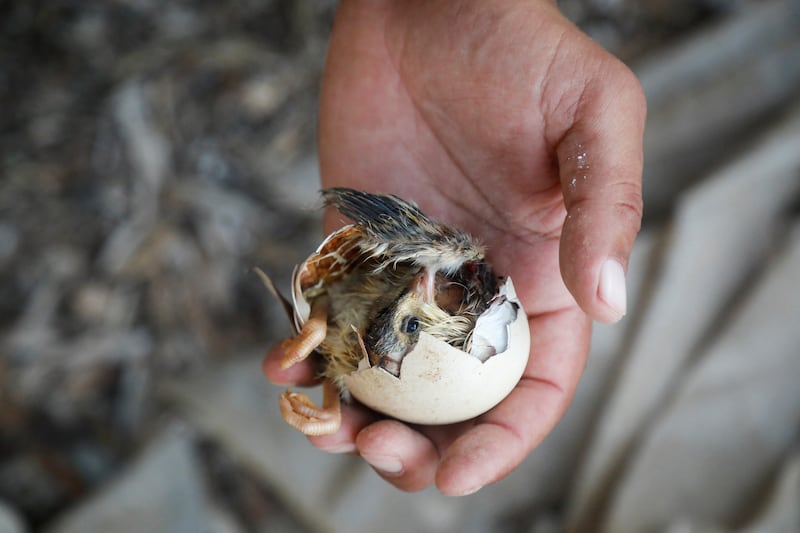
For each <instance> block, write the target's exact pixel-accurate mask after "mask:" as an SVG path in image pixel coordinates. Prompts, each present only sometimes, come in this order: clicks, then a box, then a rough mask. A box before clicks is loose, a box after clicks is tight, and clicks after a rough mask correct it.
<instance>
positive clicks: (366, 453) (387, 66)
mask: <svg viewBox="0 0 800 533" xmlns="http://www.w3.org/2000/svg"><path fill="white" fill-rule="evenodd" d="M644 117H645V102H644V98H643V94H642V91H641V89H640V87H639V84H638V82H637V80H636V79H635V77H634V76H633V74H632V73H631V72H630V71H629V70H628V69H627V68H626V67H625V66H624V65H622V63H620V62H619V61H618V60H616V59H615V58H614V57H612V56H611V55H609V54H608V53H607V52H605V51H604V50H602V49H601V48H600V47H599V46H597V45H596V44H595V43H594V42H592V41H591V40H590V39H589V38H588V37H587V36H585V35H584V34H583V33H581V32H580V30H578V29H577V28H575V27H574V26H573V25H572V24H571V23H570V22H569V21H567V20H566V19H565V18H563V16H562V15H561V14H560V13H559V12H558V10H557V8H556V7H555V5H554V4H553V3H551V2H548V1H544V0H539V1H530V0H513V1H510V0H487V1H480V2H479V1H474V2H451V1H425V2H411V1H401V2H397V1H391V0H383V1H378V0H368V1H360V0H343V1H342V2H341V4H340V7H339V11H338V13H337V17H336V22H335V25H334V29H333V33H332V36H331V40H330V47H329V52H328V62H327V65H326V71H325V76H324V79H323V86H322V98H321V108H320V130H319V157H320V165H321V173H322V181H323V185H324V186H326V187H330V186H348V187H354V188H357V189H363V190H368V191H372V192H389V193H394V194H397V195H399V196H401V197H403V198H406V199H409V200H414V201H416V202H417V203H418V204H419V205H420V207H421V208H422V210H423V211H424V212H426V213H427V214H428V215H430V216H431V217H432V218H435V219H437V220H440V221H442V222H446V223H448V224H452V225H454V226H457V227H459V228H461V229H463V230H465V231H467V232H469V233H471V234H472V235H474V236H476V237H478V238H480V239H481V240H482V241H483V242H484V243H485V244H486V245H487V248H488V258H489V260H490V262H491V263H492V265H493V266H494V268H495V270H496V271H497V272H498V273H500V274H504V275H508V276H511V277H512V278H513V280H514V284H515V286H516V289H517V293H518V295H519V296H520V298H521V300H522V303H523V305H524V307H525V309H526V311H527V312H528V316H529V319H530V330H531V339H532V340H531V345H532V349H531V357H530V361H529V363H528V367H527V369H526V372H525V374H524V376H523V378H522V379H521V381H520V382H519V384H518V385H517V387H516V388H515V389H514V391H512V393H511V394H510V395H509V396H508V397H507V398H506V399H505V400H504V401H503V402H501V403H500V404H499V405H498V406H496V407H495V408H494V409H492V410H491V411H489V412H488V413H486V414H484V415H482V416H480V417H478V418H476V419H474V420H471V421H468V422H464V423H461V424H454V425H450V426H438V427H432V426H416V425H407V424H404V423H401V422H398V421H396V420H387V419H385V418H383V417H381V416H380V415H378V414H376V413H374V412H372V411H369V410H367V409H366V408H364V407H362V406H360V405H358V404H355V403H354V404H352V405H347V406H344V408H343V419H342V426H341V429H340V430H339V432H337V433H336V434H334V435H328V436H322V437H312V438H311V441H312V443H313V444H314V445H315V446H317V447H318V448H321V449H323V450H328V451H336V452H357V453H359V454H360V455H361V456H362V457H363V458H364V459H365V460H366V461H367V462H368V463H370V464H371V465H372V466H373V467H374V468H375V469H376V471H377V472H378V473H379V474H380V475H381V476H383V477H384V478H385V479H386V480H387V481H389V482H390V483H392V484H394V485H395V486H397V487H399V488H401V489H403V490H408V491H413V490H419V489H422V488H424V487H426V486H428V485H430V484H432V483H435V484H436V486H437V487H438V488H439V489H440V490H441V491H442V492H443V493H445V494H449V495H460V494H468V493H470V492H474V491H475V490H477V489H478V488H480V487H481V486H483V485H485V484H487V483H491V482H494V481H496V480H498V479H500V478H502V477H503V476H505V475H506V474H508V473H509V472H510V471H511V470H513V469H514V468H515V467H516V466H517V465H519V463H520V462H521V461H522V460H523V459H524V458H525V456H526V455H527V454H528V453H529V452H530V451H531V450H532V449H533V448H535V447H536V446H537V445H538V444H539V443H540V442H541V441H542V439H543V438H544V437H545V436H546V435H547V434H548V433H549V432H550V431H551V430H552V428H553V426H554V425H555V424H556V422H557V421H558V420H559V419H560V417H561V416H562V415H563V413H564V412H565V410H566V408H567V406H568V405H569V403H570V401H571V399H572V396H573V394H574V392H575V388H576V386H577V382H578V379H579V377H580V374H581V372H582V370H583V367H584V364H585V361H586V356H587V353H588V350H589V340H590V334H591V319H595V320H600V321H603V322H614V321H617V320H619V319H620V318H621V317H622V315H623V314H624V313H625V280H624V269H625V268H626V266H627V261H628V257H629V255H630V251H631V248H632V246H633V241H634V238H635V236H636V233H637V232H638V230H639V226H640V221H641V211H642V204H641V171H642V135H643V128H644ZM342 223H343V221H342V220H340V219H339V218H337V217H336V215H335V214H334V213H331V212H329V213H327V214H326V220H325V226H326V230H329V231H330V230H333V229H335V228H336V227H337V226H340V225H341V224H342ZM281 355H282V354H281V353H280V348H279V347H276V348H275V349H274V350H273V351H272V352H271V353H270V354H269V355H268V356H267V358H266V360H265V364H264V370H265V373H266V374H267V376H268V377H269V378H270V380H272V381H273V382H276V383H282V384H289V383H292V384H310V383H312V382H313V379H314V378H313V375H312V374H311V370H310V367H309V366H304V365H297V366H296V367H292V368H290V369H288V370H281V369H280V368H279V366H278V360H279V359H280V357H281Z"/></svg>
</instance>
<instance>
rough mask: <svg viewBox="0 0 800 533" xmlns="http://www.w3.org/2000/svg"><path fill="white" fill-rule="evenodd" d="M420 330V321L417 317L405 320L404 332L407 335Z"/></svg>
mask: <svg viewBox="0 0 800 533" xmlns="http://www.w3.org/2000/svg"><path fill="white" fill-rule="evenodd" d="M418 329H419V319H418V318H417V317H415V316H409V317H406V318H405V319H404V320H403V331H405V332H406V333H414V332H415V331H417V330H418Z"/></svg>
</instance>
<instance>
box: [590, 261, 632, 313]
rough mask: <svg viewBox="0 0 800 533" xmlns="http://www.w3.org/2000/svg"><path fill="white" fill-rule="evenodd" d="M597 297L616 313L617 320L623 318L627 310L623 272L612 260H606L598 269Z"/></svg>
mask: <svg viewBox="0 0 800 533" xmlns="http://www.w3.org/2000/svg"><path fill="white" fill-rule="evenodd" d="M597 295H598V296H599V297H600V299H601V300H603V301H604V302H605V303H606V305H608V306H609V307H610V308H611V309H613V310H614V311H616V312H617V314H618V315H619V317H617V320H619V319H620V318H622V317H623V316H625V313H626V312H627V310H628V303H627V295H626V291H625V271H624V270H623V269H622V265H620V264H619V262H617V261H615V260H613V259H607V260H606V262H605V263H603V266H602V267H601V268H600V282H599V283H598V285H597Z"/></svg>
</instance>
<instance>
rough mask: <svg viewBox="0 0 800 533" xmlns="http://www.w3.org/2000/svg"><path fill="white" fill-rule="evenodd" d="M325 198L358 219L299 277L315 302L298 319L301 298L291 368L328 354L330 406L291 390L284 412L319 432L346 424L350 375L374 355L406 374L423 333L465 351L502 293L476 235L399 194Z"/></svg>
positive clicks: (343, 192) (288, 349) (333, 193)
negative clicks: (342, 402) (343, 411)
mask: <svg viewBox="0 0 800 533" xmlns="http://www.w3.org/2000/svg"><path fill="white" fill-rule="evenodd" d="M322 195H323V198H324V200H325V203H326V205H329V206H333V207H336V208H337V209H338V210H339V211H340V212H341V213H342V214H343V215H345V216H347V217H348V218H350V219H352V220H353V222H354V224H353V225H351V226H346V227H345V228H342V229H341V230H339V231H338V232H336V233H334V234H332V235H331V236H329V237H328V239H326V240H325V242H323V244H322V245H321V246H320V248H319V249H318V250H317V252H316V253H314V254H313V255H312V256H311V257H309V258H308V259H307V260H306V261H305V263H303V264H302V265H301V266H300V267H299V268H298V269H297V270H296V272H295V276H294V284H293V285H294V287H295V289H296V290H297V289H299V291H300V299H301V300H304V301H305V302H308V305H309V310H308V319H307V320H305V321H303V320H302V318H301V319H300V320H298V317H299V316H300V314H302V313H298V305H297V301H296V300H297V294H296V295H295V296H296V298H295V305H294V316H295V323H296V325H297V326H298V328H299V329H300V331H299V332H298V334H297V335H296V336H295V337H293V338H291V339H288V340H286V341H284V345H283V349H284V353H285V356H284V359H283V361H282V366H283V367H284V368H287V367H290V366H292V365H294V364H296V363H298V362H300V361H302V360H304V359H306V358H307V357H308V356H309V355H310V354H311V353H317V354H318V355H319V356H321V363H322V371H321V377H323V384H324V389H323V406H322V407H317V406H316V405H314V404H313V403H312V402H311V401H310V400H309V399H308V397H307V396H306V395H304V394H300V393H295V392H291V391H287V392H286V393H284V394H283V396H282V397H281V412H282V414H283V417H284V420H286V421H287V423H289V424H290V425H292V426H294V427H296V428H297V429H299V430H300V431H302V432H304V433H306V434H309V435H312V434H325V433H334V432H335V431H337V430H338V428H339V424H340V406H339V394H342V395H344V396H345V397H347V389H346V386H345V385H344V381H343V379H342V378H343V376H346V375H348V374H350V373H351V372H353V371H355V370H357V368H358V365H359V362H360V361H362V360H363V359H364V357H367V359H368V360H369V363H370V365H372V366H378V367H379V368H382V369H384V370H386V371H387V372H389V373H391V374H393V375H394V376H396V377H400V375H401V371H402V361H403V358H404V357H405V356H406V354H408V353H409V352H410V351H411V350H412V349H413V348H414V346H415V344H416V342H417V340H418V339H419V334H420V332H422V331H425V332H426V333H428V334H430V335H432V336H433V337H435V338H437V339H440V340H442V341H445V342H447V343H449V344H451V345H453V346H456V347H459V348H461V347H464V346H466V345H467V344H468V342H469V336H470V333H471V331H472V330H473V328H474V326H475V320H476V319H477V317H478V315H480V313H481V312H483V311H484V310H485V309H486V308H487V306H488V303H489V301H490V300H491V298H492V296H493V295H494V294H495V293H496V291H497V278H496V276H495V275H494V274H493V272H492V270H491V269H490V267H489V266H488V264H487V263H486V261H485V259H484V250H483V247H482V246H480V245H479V244H478V243H477V242H476V241H475V240H474V239H472V238H471V237H470V236H469V235H467V234H466V233H464V232H462V231H460V230H457V229H455V228H451V227H449V226H446V225H443V224H439V223H436V222H434V221H432V220H431V219H429V218H428V217H427V216H426V215H424V214H423V213H422V212H421V211H420V210H419V209H418V208H417V207H416V206H414V205H412V204H410V203H408V202H406V201H404V200H402V199H400V198H398V197H396V196H391V195H377V194H368V193H364V192H361V191H356V190H353V189H346V188H333V189H326V190H323V191H322ZM265 281H266V282H267V284H268V286H270V287H271V282H269V280H268V279H266V280H265ZM273 291H274V288H273ZM282 300H283V301H284V304H285V305H286V306H287V307H288V306H289V304H288V302H286V300H285V299H282Z"/></svg>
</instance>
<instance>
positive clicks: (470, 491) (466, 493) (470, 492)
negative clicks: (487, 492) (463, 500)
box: [459, 485, 483, 496]
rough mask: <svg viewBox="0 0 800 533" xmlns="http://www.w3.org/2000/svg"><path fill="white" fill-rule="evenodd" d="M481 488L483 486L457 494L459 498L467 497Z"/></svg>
mask: <svg viewBox="0 0 800 533" xmlns="http://www.w3.org/2000/svg"><path fill="white" fill-rule="evenodd" d="M482 488H483V485H478V486H477V487H474V488H471V489H467V490H465V491H463V492H462V493H461V494H459V496H469V495H470V494H475V493H476V492H478V491H479V490H481V489H482Z"/></svg>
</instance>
